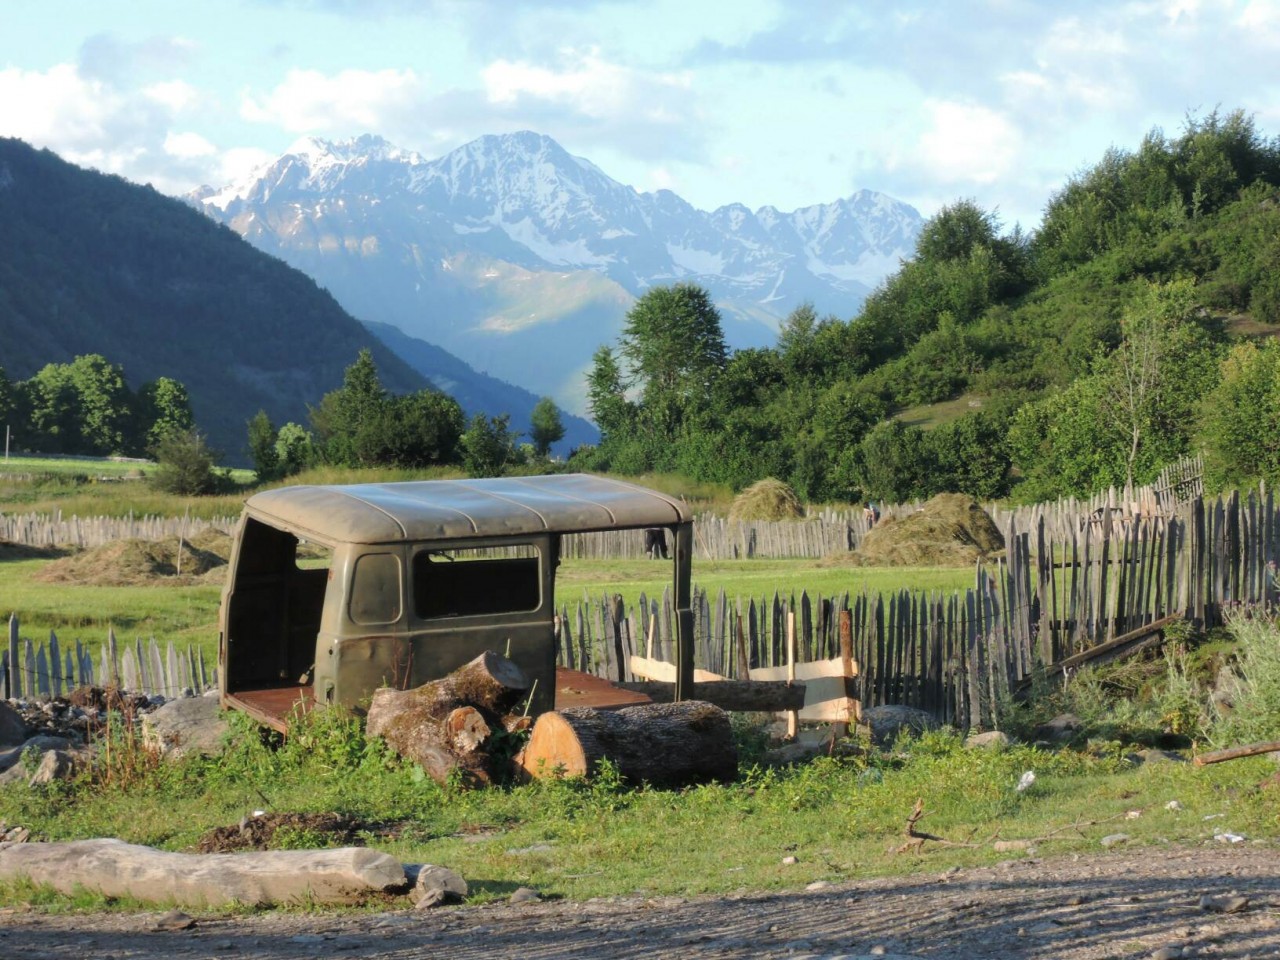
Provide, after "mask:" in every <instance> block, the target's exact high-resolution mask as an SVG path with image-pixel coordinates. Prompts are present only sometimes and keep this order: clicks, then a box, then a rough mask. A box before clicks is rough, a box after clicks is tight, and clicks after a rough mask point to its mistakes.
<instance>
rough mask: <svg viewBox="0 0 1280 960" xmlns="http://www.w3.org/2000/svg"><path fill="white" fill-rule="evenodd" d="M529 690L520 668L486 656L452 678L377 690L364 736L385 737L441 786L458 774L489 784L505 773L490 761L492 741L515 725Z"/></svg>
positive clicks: (488, 653) (489, 653)
mask: <svg viewBox="0 0 1280 960" xmlns="http://www.w3.org/2000/svg"><path fill="white" fill-rule="evenodd" d="M528 689H529V682H528V680H527V679H526V678H525V675H524V672H523V671H522V670H521V669H520V668H519V667H518V666H516V664H515V663H513V662H512V661H510V660H508V659H507V658H506V657H503V656H500V655H498V654H496V653H494V652H493V651H491V650H490V651H486V652H484V653H482V654H481V655H480V656H478V657H476V658H475V659H474V660H472V661H471V662H470V663H467V664H464V665H463V666H461V667H459V668H458V669H457V670H455V671H453V673H451V674H449V675H448V676H446V677H442V678H441V679H439V680H432V681H430V682H429V683H424V684H423V685H422V686H420V687H414V688H413V689H412V690H393V689H391V688H389V687H384V688H382V689H381V690H378V691H377V692H376V693H374V695H373V701H372V702H371V703H370V705H369V714H368V719H367V722H366V725H365V732H366V733H367V734H369V735H370V736H376V737H381V738H382V739H383V740H385V741H386V742H387V744H388V745H389V746H390V747H391V749H393V750H395V751H396V752H397V753H399V754H400V755H401V756H403V757H405V758H407V759H409V760H412V761H414V762H415V763H417V764H419V765H420V766H421V767H422V768H423V769H424V770H425V771H426V772H427V773H428V774H429V775H430V776H431V777H432V778H433V779H434V780H436V781H437V782H439V783H444V782H445V781H447V780H448V779H449V778H450V776H452V775H453V774H454V771H458V772H459V773H461V775H462V776H463V778H464V780H465V781H468V782H472V783H489V782H491V781H492V780H493V779H494V778H495V777H496V776H497V775H498V774H499V773H501V772H503V771H502V770H501V769H499V767H500V766H501V765H502V763H504V760H502V759H495V758H494V757H492V756H491V755H490V752H489V750H488V749H487V747H488V744H489V739H490V736H491V735H492V733H493V732H494V731H497V730H504V729H507V728H508V727H510V726H511V725H512V723H513V721H511V720H510V719H509V718H508V714H510V712H511V711H512V710H513V709H515V707H516V705H517V704H519V703H520V702H521V701H522V700H523V699H524V698H525V696H526V695H527V693H528Z"/></svg>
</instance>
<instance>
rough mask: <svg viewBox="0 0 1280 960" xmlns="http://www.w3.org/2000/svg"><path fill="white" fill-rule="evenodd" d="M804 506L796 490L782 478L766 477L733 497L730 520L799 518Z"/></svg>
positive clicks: (802, 514) (802, 513)
mask: <svg viewBox="0 0 1280 960" xmlns="http://www.w3.org/2000/svg"><path fill="white" fill-rule="evenodd" d="M803 516H804V507H803V506H802V505H801V503H800V498H799V497H797V496H796V492H795V491H794V490H792V489H791V488H790V487H789V486H787V485H786V484H785V483H783V482H782V481H781V480H775V479H774V478H773V477H765V478H764V479H763V480H758V481H756V482H755V483H753V484H752V485H751V486H749V487H747V489H745V490H743V491H742V492H741V493H740V494H738V495H737V496H736V497H734V498H733V506H731V507H730V508H729V519H730V520H798V519H800V518H801V517H803Z"/></svg>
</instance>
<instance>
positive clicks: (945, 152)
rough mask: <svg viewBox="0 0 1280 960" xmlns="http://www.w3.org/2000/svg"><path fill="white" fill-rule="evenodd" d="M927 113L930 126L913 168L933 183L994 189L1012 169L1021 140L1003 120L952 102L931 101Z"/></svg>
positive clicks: (982, 109)
mask: <svg viewBox="0 0 1280 960" xmlns="http://www.w3.org/2000/svg"><path fill="white" fill-rule="evenodd" d="M925 110H926V112H927V114H928V118H929V126H928V128H927V129H926V130H925V131H924V133H922V134H921V135H920V138H919V140H918V141H917V144H916V151H915V157H914V165H918V166H920V167H922V168H924V172H926V173H927V175H928V176H929V177H931V178H932V179H934V180H936V181H938V182H942V183H975V184H989V183H994V182H995V181H996V180H997V179H999V178H1000V177H1002V176H1004V175H1005V174H1007V173H1008V172H1009V171H1010V170H1011V169H1012V168H1013V165H1014V162H1015V161H1016V160H1017V158H1018V156H1019V154H1020V152H1021V150H1022V136H1021V134H1020V133H1019V132H1018V130H1017V128H1015V127H1014V125H1013V124H1012V123H1010V122H1009V120H1008V119H1006V118H1005V117H1004V115H1003V114H1000V113H998V112H996V111H995V110H992V109H990V108H989V107H984V106H980V105H976V104H965V103H956V102H954V101H948V100H926V101H925Z"/></svg>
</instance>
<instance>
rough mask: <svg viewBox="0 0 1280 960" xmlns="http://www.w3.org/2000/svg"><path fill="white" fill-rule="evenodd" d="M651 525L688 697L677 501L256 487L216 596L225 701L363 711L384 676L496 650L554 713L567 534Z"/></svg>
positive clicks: (274, 709) (450, 485)
mask: <svg viewBox="0 0 1280 960" xmlns="http://www.w3.org/2000/svg"><path fill="white" fill-rule="evenodd" d="M655 529H657V530H662V531H663V534H662V538H663V540H664V542H665V537H666V534H667V533H669V534H671V535H672V539H673V541H674V550H673V551H672V553H671V564H672V585H673V589H672V596H673V598H674V601H675V602H674V606H675V613H676V616H675V620H676V623H675V626H676V659H677V668H678V671H677V672H678V678H677V682H676V690H675V696H676V698H677V699H682V698H684V697H686V696H687V695H688V693H689V692H691V691H692V683H693V645H692V641H691V638H692V633H693V614H692V612H691V608H690V571H689V567H690V556H691V551H692V539H693V526H692V517H691V515H690V513H689V511H688V508H687V506H686V505H685V504H684V503H682V502H681V501H679V500H676V499H674V498H672V497H669V496H666V495H664V494H661V493H658V492H656V491H653V490H647V489H645V488H643V487H638V486H634V485H632V484H628V483H623V482H620V481H617V480H611V479H608V478H605V477H597V476H591V475H587V474H566V475H559V476H542V477H506V478H497V479H487V480H428V481H416V482H405V483H371V484H353V485H347V486H294V487H283V488H280V489H276V490H268V491H266V492H263V493H259V494H256V495H254V496H253V497H250V498H249V500H248V501H246V503H245V508H244V512H243V514H242V515H241V517H240V522H239V525H238V526H237V528H236V534H235V543H234V545H233V547H232V552H231V560H230V568H229V572H228V575H227V581H226V586H225V587H224V588H223V594H222V606H221V610H220V613H219V624H218V625H219V630H220V635H219V643H218V662H219V672H218V676H219V684H220V688H221V689H220V693H221V697H222V703H223V705H224V706H226V707H229V708H233V709H239V710H243V711H245V712H247V713H249V714H250V715H251V716H253V717H255V718H256V719H258V720H259V721H260V722H263V723H266V724H268V725H270V726H273V727H276V728H277V729H280V730H284V729H287V724H288V717H289V715H290V714H291V712H292V711H294V710H296V709H299V708H301V709H303V710H306V709H310V708H311V707H312V706H315V705H324V704H341V705H344V706H347V707H358V706H360V704H361V703H362V702H364V701H367V700H368V699H369V698H370V697H371V696H372V694H373V692H374V691H375V690H376V689H378V688H379V687H381V686H393V687H396V688H400V689H408V688H411V687H415V686H418V685H420V684H422V683H425V682H427V681H428V680H433V679H437V678H439V677H442V676H445V675H446V674H448V673H450V672H451V671H453V670H455V669H457V668H458V667H460V666H462V665H463V664H464V663H466V662H467V661H469V660H471V659H473V658H475V657H476V656H478V655H479V654H481V653H483V652H484V651H485V650H495V651H497V652H499V653H504V654H506V655H507V656H509V657H510V658H511V659H512V660H514V661H515V662H516V663H517V664H519V665H520V667H521V668H522V669H523V670H524V671H525V673H526V674H527V675H528V677H529V678H530V680H531V681H533V682H534V686H533V692H532V696H531V708H530V712H531V713H536V712H542V711H545V710H549V709H551V708H552V707H553V706H555V704H556V699H557V698H556V692H557V682H556V643H557V636H556V603H555V577H556V568H557V567H558V565H559V563H560V553H561V545H562V542H563V540H562V538H563V537H565V536H567V535H570V534H581V533H591V532H596V531H610V530H637V531H642V530H648V531H654V530H655ZM638 536H639V534H638ZM650 536H651V537H652V536H653V534H652V532H651V533H650Z"/></svg>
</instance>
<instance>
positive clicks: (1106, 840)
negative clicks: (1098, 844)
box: [1102, 833, 1129, 850]
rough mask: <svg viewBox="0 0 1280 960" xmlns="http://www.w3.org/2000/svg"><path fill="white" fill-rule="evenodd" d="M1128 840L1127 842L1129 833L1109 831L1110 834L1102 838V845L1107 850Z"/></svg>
mask: <svg viewBox="0 0 1280 960" xmlns="http://www.w3.org/2000/svg"><path fill="white" fill-rule="evenodd" d="M1128 842H1129V835H1128V834H1127V833H1110V834H1107V836H1105V837H1103V838H1102V845H1103V846H1104V847H1106V848H1107V849H1108V850H1109V849H1111V848H1112V847H1118V846H1120V845H1121V844H1124V843H1128Z"/></svg>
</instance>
